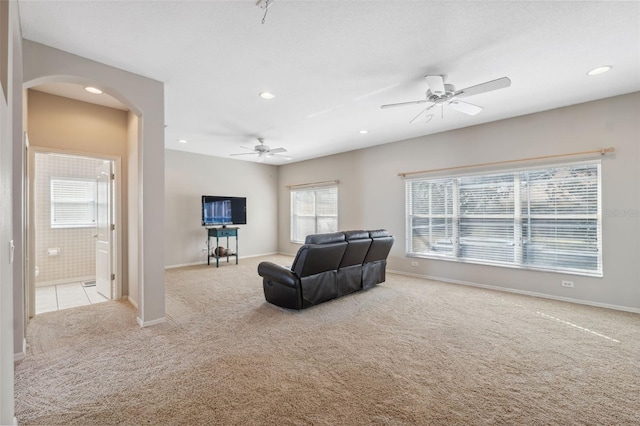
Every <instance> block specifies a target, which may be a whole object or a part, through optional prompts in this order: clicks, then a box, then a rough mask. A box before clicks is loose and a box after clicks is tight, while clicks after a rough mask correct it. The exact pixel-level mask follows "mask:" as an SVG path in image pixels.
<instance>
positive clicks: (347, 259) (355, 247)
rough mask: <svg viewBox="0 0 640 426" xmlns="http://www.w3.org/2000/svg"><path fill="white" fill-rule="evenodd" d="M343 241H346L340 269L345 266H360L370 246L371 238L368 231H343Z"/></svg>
mask: <svg viewBox="0 0 640 426" xmlns="http://www.w3.org/2000/svg"><path fill="white" fill-rule="evenodd" d="M344 236H345V239H346V240H347V249H346V250H345V253H344V256H343V257H342V261H341V262H340V268H345V267H347V266H353V265H361V264H362V262H364V258H365V257H366V256H367V252H368V251H369V247H370V246H371V238H370V237H369V232H368V231H345V233H344Z"/></svg>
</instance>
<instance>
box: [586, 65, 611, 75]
mask: <svg viewBox="0 0 640 426" xmlns="http://www.w3.org/2000/svg"><path fill="white" fill-rule="evenodd" d="M611 68H613V67H612V66H611V65H604V66H601V67H597V68H594V69H592V70H591V71H589V72H588V73H587V75H598V74H602V73H605V72H607V71H609V70H610V69H611Z"/></svg>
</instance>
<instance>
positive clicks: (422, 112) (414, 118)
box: [409, 104, 436, 124]
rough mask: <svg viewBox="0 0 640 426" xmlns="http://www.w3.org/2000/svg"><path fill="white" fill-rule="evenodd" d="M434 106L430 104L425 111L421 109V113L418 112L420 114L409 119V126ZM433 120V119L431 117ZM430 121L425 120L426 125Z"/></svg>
mask: <svg viewBox="0 0 640 426" xmlns="http://www.w3.org/2000/svg"><path fill="white" fill-rule="evenodd" d="M435 105H436V104H431V105H429V106H428V107H426V108H425V109H423V110H422V111H420V113H419V114H418V115H416V116H415V117H413V118H412V119H411V121H409V124H411V123H413V122H414V121H416V120H417V119H418V117H420V116H421V115H422V114H424V113H425V112H427V111H429V110H430V109H431V108H433V107H434V106H435ZM432 118H433V117H432ZM429 121H431V118H430V119H429V120H427V123H428V122H429Z"/></svg>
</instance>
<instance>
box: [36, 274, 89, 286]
mask: <svg viewBox="0 0 640 426" xmlns="http://www.w3.org/2000/svg"><path fill="white" fill-rule="evenodd" d="M95 279H96V277H95V275H92V276H84V277H73V278H63V279H60V280H51V281H41V282H36V287H48V286H51V285H59V284H72V283H80V282H85V281H95Z"/></svg>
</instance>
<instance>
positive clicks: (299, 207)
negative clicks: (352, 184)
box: [291, 186, 338, 243]
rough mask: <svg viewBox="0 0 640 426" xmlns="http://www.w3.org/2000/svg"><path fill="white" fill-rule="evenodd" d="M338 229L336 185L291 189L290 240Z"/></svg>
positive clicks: (302, 239) (300, 239)
mask: <svg viewBox="0 0 640 426" xmlns="http://www.w3.org/2000/svg"><path fill="white" fill-rule="evenodd" d="M337 230H338V187H336V186H331V187H324V188H311V189H300V190H292V191H291V241H292V242H295V243H303V242H304V239H305V237H306V236H307V235H309V234H321V233H325V232H336V231H337Z"/></svg>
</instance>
